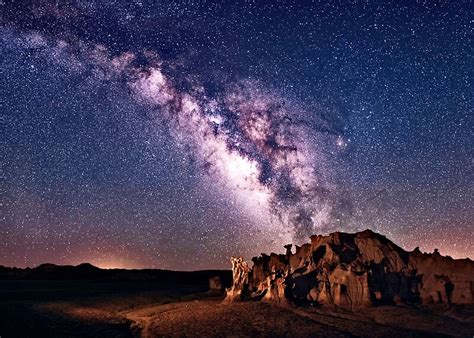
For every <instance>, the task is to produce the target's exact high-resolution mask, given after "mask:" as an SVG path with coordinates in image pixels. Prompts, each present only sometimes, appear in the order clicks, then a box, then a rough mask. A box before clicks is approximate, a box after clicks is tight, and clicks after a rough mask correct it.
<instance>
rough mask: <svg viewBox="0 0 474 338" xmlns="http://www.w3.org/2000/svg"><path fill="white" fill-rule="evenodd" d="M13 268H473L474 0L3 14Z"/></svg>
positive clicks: (109, 6) (68, 8)
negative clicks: (422, 264)
mask: <svg viewBox="0 0 474 338" xmlns="http://www.w3.org/2000/svg"><path fill="white" fill-rule="evenodd" d="M0 6H1V8H2V13H3V14H2V18H1V32H2V39H1V45H2V58H1V69H2V71H3V76H2V82H3V84H2V93H1V98H2V100H1V106H2V112H3V116H4V121H5V122H6V123H5V124H4V125H3V131H2V134H3V135H4V142H3V146H2V148H3V154H4V160H3V173H4V174H3V178H4V187H5V194H4V197H3V198H2V201H3V202H2V206H3V208H4V210H5V213H4V217H3V219H2V226H1V228H0V237H2V241H1V244H0V257H2V258H1V259H0V264H3V265H12V266H33V265H36V264H40V263H43V262H53V263H61V264H77V263H80V262H84V261H88V262H91V263H93V264H96V265H98V266H102V267H117V266H118V267H128V268H133V267H156V268H169V269H201V268H227V267H228V266H227V265H228V264H227V261H228V257H229V256H230V255H234V254H240V255H243V256H244V257H246V258H247V259H248V258H250V257H251V256H252V255H256V254H259V253H260V252H268V251H277V252H281V251H282V246H283V245H284V244H286V243H289V242H296V243H298V244H300V243H302V242H305V241H306V239H307V237H308V236H309V235H311V234H314V233H327V232H330V231H336V230H339V231H357V230H363V229H366V228H370V229H373V230H375V231H378V232H381V233H382V234H385V235H387V236H388V237H389V238H391V239H392V240H394V241H395V242H396V243H398V244H400V245H401V246H402V247H404V248H405V249H408V250H411V249H413V248H414V247H415V246H420V247H421V249H422V250H426V251H432V250H433V249H434V248H435V247H436V248H439V249H440V251H441V253H442V254H449V255H452V256H454V257H466V256H469V257H472V256H473V254H474V251H473V250H474V238H473V231H472V228H473V219H474V217H473V216H474V213H473V209H472V207H471V204H472V202H471V201H472V198H473V192H472V179H473V177H472V172H473V170H472V169H473V168H472V163H473V162H472V158H473V157H472V135H471V134H472V126H473V121H472V113H473V110H472V103H473V102H472V88H471V87H472V82H471V81H472V50H471V49H470V46H471V45H472V19H470V18H472V14H473V13H472V12H473V7H472V5H471V4H470V3H469V2H458V3H452V2H447V1H438V2H432V3H425V2H406V3H404V2H401V3H399V2H397V3H395V2H390V1H387V2H376V1H374V2H371V1H363V2H357V1H356V2H350V1H347V2H344V1H343V2H334V3H322V2H318V1H313V2H309V1H308V2H302V1H298V2H297V1H287V2H264V1H239V2H237V3H235V4H233V5H231V4H224V3H219V2H217V3H216V2H210V1H209V2H207V1H202V2H191V1H189V2H188V1H184V2H177V1H176V2H175V1H170V2H166V1H164V2H160V3H155V2H146V1H134V2H128V1H123V2H122V1H94V0H90V1H75V0H70V1H69V0H68V1H61V2H49V1H36V0H34V1H31V2H30V1H28V2H24V1H20V2H17V1H11V2H10V1H7V2H3V3H1V4H0Z"/></svg>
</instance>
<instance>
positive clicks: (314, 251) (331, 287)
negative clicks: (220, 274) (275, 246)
mask: <svg viewBox="0 0 474 338" xmlns="http://www.w3.org/2000/svg"><path fill="white" fill-rule="evenodd" d="M291 248H292V246H291V245H286V246H285V249H286V254H280V255H278V254H274V253H272V254H270V255H265V254H262V255H261V256H259V257H254V258H253V259H252V261H253V267H252V268H250V267H249V266H248V265H247V263H246V262H245V261H244V260H243V259H242V258H236V257H233V258H232V270H233V286H232V288H231V289H228V290H227V298H226V299H227V301H233V300H247V299H254V300H263V301H268V302H272V303H277V304H282V305H284V304H288V303H293V304H302V303H312V304H319V305H324V304H334V305H338V306H342V307H347V308H357V307H364V306H370V305H378V304H399V303H405V304H411V303H446V304H450V303H459V304H466V303H473V302H474V297H473V294H474V262H473V261H472V260H470V259H458V260H455V259H452V258H450V257H443V256H441V255H440V254H439V253H438V252H435V253H433V254H426V253H421V252H420V251H419V250H418V249H415V250H414V251H413V252H406V251H404V250H403V249H402V248H400V247H398V246H397V245H395V244H394V243H392V242H391V241H390V240H388V239H387V238H386V237H384V236H382V235H379V234H376V233H374V232H372V231H370V230H366V231H363V232H359V233H355V234H348V233H342V232H335V233H332V234H330V235H328V236H321V235H319V236H312V237H311V242H310V243H307V244H304V245H302V246H296V250H295V253H292V252H291Z"/></svg>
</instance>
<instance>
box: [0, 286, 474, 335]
mask: <svg viewBox="0 0 474 338" xmlns="http://www.w3.org/2000/svg"><path fill="white" fill-rule="evenodd" d="M206 289H207V286H206V285H203V284H198V285H192V284H189V285H160V284H159V283H156V282H154V283H153V282H150V281H102V282H97V281H64V280H58V281H51V280H49V281H40V280H20V281H18V280H16V281H7V280H3V281H0V314H1V316H0V336H1V337H2V338H6V337H163V336H164V337H168V336H170V337H173V336H180V337H248V336H257V337H266V336H272V337H274V336H276V337H308V336H312V337H314V336H325V337H339V336H344V337H348V336H360V337H369V336H370V337H401V336H411V337H420V336H426V337H443V336H455V337H472V335H473V333H474V307H473V306H471V305H469V306H449V307H448V306H445V305H439V306H434V305H433V306H430V307H426V306H424V307H421V306H418V307H415V306H410V307H408V306H403V307H402V306H383V307H371V308H367V309H363V310H358V311H354V312H352V311H349V310H344V309H341V308H337V307H278V306H275V305H270V304H266V303H263V302H244V303H240V302H236V303H232V304H226V303H224V302H223V299H224V294H223V293H220V292H215V291H214V292H210V291H207V290H206Z"/></svg>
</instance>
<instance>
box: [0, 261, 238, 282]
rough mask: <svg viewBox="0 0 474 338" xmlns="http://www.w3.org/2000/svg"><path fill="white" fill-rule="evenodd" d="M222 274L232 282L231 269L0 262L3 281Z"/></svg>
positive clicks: (192, 278)
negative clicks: (12, 264) (8, 264)
mask: <svg viewBox="0 0 474 338" xmlns="http://www.w3.org/2000/svg"><path fill="white" fill-rule="evenodd" d="M215 276H219V277H220V278H221V280H222V282H223V284H224V285H230V283H231V280H232V274H231V271H226V270H201V271H170V270H161V269H132V270H128V269H101V268H98V267H96V266H94V265H92V264H89V263H82V264H79V265H76V266H73V265H56V264H51V263H45V264H41V265H39V266H37V267H35V268H25V269H21V268H15V267H5V266H2V265H0V280H104V281H111V280H120V281H127V280H142V281H147V280H149V281H159V282H166V283H188V282H189V283H208V282H209V278H211V277H215Z"/></svg>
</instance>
